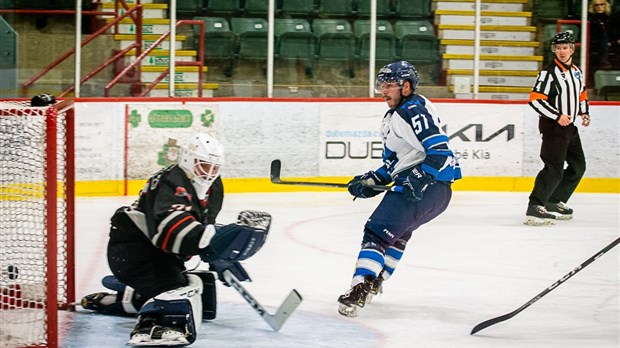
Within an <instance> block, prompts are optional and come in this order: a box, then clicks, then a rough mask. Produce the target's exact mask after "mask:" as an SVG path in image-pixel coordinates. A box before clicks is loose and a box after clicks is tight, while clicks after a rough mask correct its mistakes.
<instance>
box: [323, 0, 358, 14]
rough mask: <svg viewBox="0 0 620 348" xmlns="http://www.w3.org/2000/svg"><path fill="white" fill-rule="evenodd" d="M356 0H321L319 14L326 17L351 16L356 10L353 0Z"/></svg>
mask: <svg viewBox="0 0 620 348" xmlns="http://www.w3.org/2000/svg"><path fill="white" fill-rule="evenodd" d="M354 1H355V0H338V1H334V0H321V3H320V5H319V15H322V16H326V17H349V16H352V15H353V14H354V13H355V11H354V8H353V2H354Z"/></svg>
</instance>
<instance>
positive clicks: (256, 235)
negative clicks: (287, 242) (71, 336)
mask: <svg viewBox="0 0 620 348" xmlns="http://www.w3.org/2000/svg"><path fill="white" fill-rule="evenodd" d="M223 154H224V153H223V149H222V145H221V144H220V142H219V141H218V140H216V139H215V138H213V137H212V136H210V135H208V134H206V133H199V134H196V135H194V136H192V137H191V139H189V142H188V143H187V144H186V145H184V146H182V147H181V148H180V151H179V163H178V164H175V165H172V166H170V167H167V168H164V169H162V170H160V171H159V172H157V173H156V174H155V175H153V176H152V177H151V178H150V179H149V180H148V181H147V183H146V185H145V186H144V188H143V189H142V190H141V192H140V195H139V198H138V199H137V200H136V201H135V202H134V203H133V204H132V205H131V206H124V207H120V208H119V209H118V210H117V211H116V212H115V213H114V215H113V216H112V218H111V227H110V239H109V242H108V251H107V256H108V264H109V266H110V269H111V270H112V273H113V274H114V277H112V276H108V277H105V278H104V280H103V283H104V285H105V286H106V287H108V288H110V289H112V290H116V291H118V293H117V294H107V293H96V294H92V295H88V296H86V297H84V298H83V299H82V306H83V307H84V308H87V309H95V310H98V311H100V312H102V313H106V314H120V315H123V314H124V315H135V314H137V315H138V320H137V324H136V326H135V328H134V329H133V330H132V332H131V334H130V340H129V342H128V345H134V346H150V345H167V346H173V345H188V344H191V343H193V342H194V341H195V340H196V335H197V334H198V330H199V328H200V324H201V322H202V319H203V305H204V306H205V311H204V313H205V315H206V316H207V318H206V319H213V317H214V312H215V286H214V277H213V273H211V272H206V273H205V272H202V273H201V272H188V271H187V270H186V268H185V265H184V264H185V261H187V260H189V259H190V258H191V257H192V256H194V255H200V258H201V259H202V260H203V261H204V262H207V263H209V268H210V270H212V271H215V272H217V273H218V276H219V279H220V280H222V281H223V282H225V281H224V278H223V277H222V273H223V272H224V271H225V270H227V269H229V270H231V272H232V273H233V274H234V275H235V276H236V278H238V279H239V280H240V281H244V280H249V276H248V275H247V273H246V272H245V270H244V269H243V267H242V266H241V264H240V263H239V261H242V260H245V259H247V258H249V257H251V256H252V255H254V254H255V253H256V252H257V251H258V250H259V249H260V248H261V247H262V246H263V244H264V243H265V240H266V238H267V233H268V232H269V227H270V224H271V216H270V215H269V214H267V213H262V212H256V211H243V212H241V213H240V214H239V216H238V221H237V223H234V224H229V225H219V224H215V217H216V215H217V213H218V212H219V210H220V209H221V203H222V198H223V188H222V185H221V179H220V178H219V175H220V170H221V166H222V165H223V163H224V159H223ZM208 202H209V203H208ZM206 208H208V209H206ZM209 316H210V317H209Z"/></svg>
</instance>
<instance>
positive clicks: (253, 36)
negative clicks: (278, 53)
mask: <svg viewBox="0 0 620 348" xmlns="http://www.w3.org/2000/svg"><path fill="white" fill-rule="evenodd" d="M230 25H231V26H232V31H233V33H235V34H236V35H237V37H238V38H239V50H238V52H237V54H238V56H239V58H241V59H267V20H266V19H264V18H236V17H233V18H231V19H230Z"/></svg>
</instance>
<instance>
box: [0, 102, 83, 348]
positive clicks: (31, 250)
mask: <svg viewBox="0 0 620 348" xmlns="http://www.w3.org/2000/svg"><path fill="white" fill-rule="evenodd" d="M74 118H75V113H74V108H73V101H72V100H64V101H60V102H57V103H55V104H53V105H49V106H43V107H32V106H30V101H26V100H0V249H1V250H2V252H1V253H0V271H1V274H0V338H1V340H2V344H3V345H4V344H8V346H9V347H30V346H37V347H57V346H58V341H59V337H58V332H59V330H58V329H59V324H58V323H59V316H58V310H59V309H68V308H69V307H70V305H71V303H73V302H75V274H74V272H75V256H74V255H75V250H74V239H75V231H74V226H75V223H74V220H75V214H74V213H75V193H74V192H75V191H74V189H75V163H74V160H75V144H74V139H75V128H74V127H75V119H74Z"/></svg>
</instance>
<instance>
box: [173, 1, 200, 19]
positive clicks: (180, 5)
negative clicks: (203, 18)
mask: <svg viewBox="0 0 620 348" xmlns="http://www.w3.org/2000/svg"><path fill="white" fill-rule="evenodd" d="M202 3H203V1H202V0H183V1H177V17H179V18H192V17H196V16H200V15H201V14H202V13H203V8H202Z"/></svg>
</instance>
